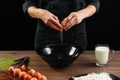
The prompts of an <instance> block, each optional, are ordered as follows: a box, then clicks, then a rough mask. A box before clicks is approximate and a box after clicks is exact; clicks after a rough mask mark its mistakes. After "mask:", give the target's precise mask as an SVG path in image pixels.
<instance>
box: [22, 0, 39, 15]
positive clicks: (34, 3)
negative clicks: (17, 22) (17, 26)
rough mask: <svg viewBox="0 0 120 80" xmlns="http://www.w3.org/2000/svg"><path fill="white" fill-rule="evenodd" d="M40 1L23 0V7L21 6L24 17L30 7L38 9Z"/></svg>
mask: <svg viewBox="0 0 120 80" xmlns="http://www.w3.org/2000/svg"><path fill="white" fill-rule="evenodd" d="M40 1H41V0H25V2H24V3H23V5H22V8H23V12H24V13H25V14H26V15H28V13H27V9H28V8H29V7H30V6H35V7H39V4H40Z"/></svg>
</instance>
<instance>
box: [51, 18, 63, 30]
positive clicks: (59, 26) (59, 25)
mask: <svg viewBox="0 0 120 80" xmlns="http://www.w3.org/2000/svg"><path fill="white" fill-rule="evenodd" d="M50 21H51V22H52V23H53V24H54V25H55V26H56V27H58V28H59V29H63V27H62V25H61V24H60V23H59V22H58V21H56V20H55V19H50Z"/></svg>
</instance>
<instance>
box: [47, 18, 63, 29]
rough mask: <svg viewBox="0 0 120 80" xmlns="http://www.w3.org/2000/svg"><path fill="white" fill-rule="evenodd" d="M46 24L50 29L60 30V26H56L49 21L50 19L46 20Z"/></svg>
mask: <svg viewBox="0 0 120 80" xmlns="http://www.w3.org/2000/svg"><path fill="white" fill-rule="evenodd" d="M48 25H49V26H50V27H51V28H52V29H55V30H58V31H62V30H61V29H60V28H58V27H57V26H56V25H54V23H53V22H51V21H50V20H49V21H48Z"/></svg>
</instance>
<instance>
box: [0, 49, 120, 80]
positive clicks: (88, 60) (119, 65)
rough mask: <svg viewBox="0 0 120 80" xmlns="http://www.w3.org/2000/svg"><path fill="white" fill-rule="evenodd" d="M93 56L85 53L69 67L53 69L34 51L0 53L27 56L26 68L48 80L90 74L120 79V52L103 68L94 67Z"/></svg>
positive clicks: (66, 78)
mask: <svg viewBox="0 0 120 80" xmlns="http://www.w3.org/2000/svg"><path fill="white" fill-rule="evenodd" d="M94 54H95V53H94V51H85V52H83V53H82V54H81V55H80V56H79V57H78V58H77V59H76V60H75V61H74V62H73V63H72V64H71V65H70V66H68V67H66V68H62V69H54V68H52V67H50V66H49V65H48V64H47V63H46V62H44V61H43V60H42V59H41V58H40V56H39V55H37V53H36V52H35V51H0V57H10V58H16V57H20V56H23V55H29V56H30V57H31V59H30V63H29V66H28V67H29V68H33V69H35V70H36V71H39V72H41V73H42V74H44V75H45V76H46V77H47V79H48V80H68V79H69V78H70V77H72V76H75V75H79V74H85V73H91V72H108V73H112V74H114V75H116V76H119V77H120V51H115V55H114V58H113V60H112V61H111V62H110V63H108V65H106V66H104V67H97V66H96V65H95V56H94ZM111 56H112V53H110V58H111Z"/></svg>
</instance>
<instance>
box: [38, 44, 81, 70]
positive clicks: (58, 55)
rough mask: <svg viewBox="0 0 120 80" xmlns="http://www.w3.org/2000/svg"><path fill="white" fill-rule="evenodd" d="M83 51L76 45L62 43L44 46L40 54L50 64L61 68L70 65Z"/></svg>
mask: <svg viewBox="0 0 120 80" xmlns="http://www.w3.org/2000/svg"><path fill="white" fill-rule="evenodd" d="M82 52H83V51H82V50H80V49H78V48H77V47H76V46H73V45H70V44H65V43H60V44H50V45H47V46H45V47H43V48H42V51H41V53H40V54H41V57H42V59H43V60H44V61H45V62H47V63H48V64H49V65H50V66H52V67H56V68H58V67H59V68H61V67H66V66H68V65H70V64H71V63H72V62H73V61H75V59H76V58H77V57H78V56H79V55H80V54H81V53H82Z"/></svg>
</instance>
